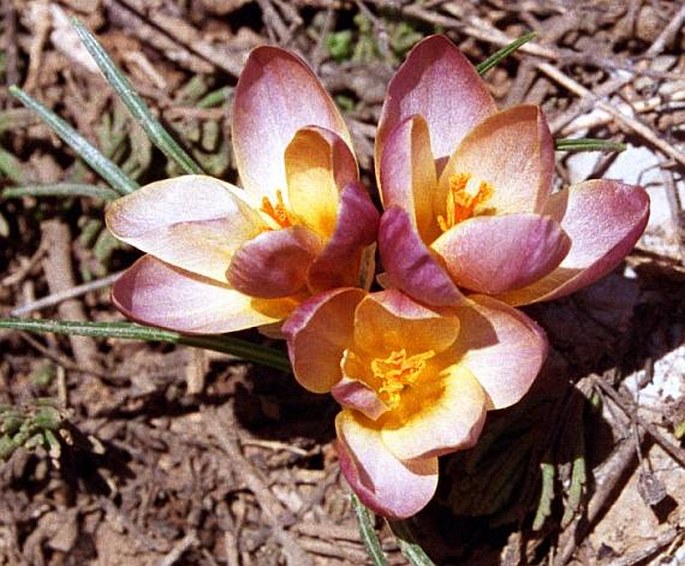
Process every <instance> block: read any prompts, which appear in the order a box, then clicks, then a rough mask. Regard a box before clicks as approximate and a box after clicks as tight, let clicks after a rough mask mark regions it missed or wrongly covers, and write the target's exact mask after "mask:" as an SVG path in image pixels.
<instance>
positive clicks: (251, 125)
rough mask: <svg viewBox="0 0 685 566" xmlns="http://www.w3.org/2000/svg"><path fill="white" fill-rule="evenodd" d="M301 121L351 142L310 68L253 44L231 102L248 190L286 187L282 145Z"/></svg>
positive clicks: (237, 149) (282, 52) (265, 192)
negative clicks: (232, 103)
mask: <svg viewBox="0 0 685 566" xmlns="http://www.w3.org/2000/svg"><path fill="white" fill-rule="evenodd" d="M305 126H320V127H322V128H326V129H328V130H331V131H333V132H335V133H336V134H338V135H339V136H340V137H342V138H343V140H345V142H346V143H347V144H348V145H349V146H350V147H351V146H352V143H351V141H350V135H349V133H348V131H347V126H345V122H344V121H343V119H342V116H341V115H340V112H339V111H338V109H337V108H336V106H335V104H334V103H333V101H332V100H331V97H330V96H329V95H328V93H327V92H326V90H325V89H324V87H323V86H322V85H321V83H320V82H319V79H317V77H316V75H315V74H314V73H313V72H312V70H311V69H310V68H309V67H308V66H307V65H306V64H305V63H304V62H303V61H302V60H301V59H300V58H299V57H297V56H295V55H293V54H292V53H289V52H288V51H285V50H283V49H279V48H278V47H268V46H262V47H257V48H256V49H254V50H253V51H252V52H251V53H250V56H249V58H248V60H247V62H246V64H245V67H244V69H243V71H242V73H241V74H240V78H239V80H238V84H237V86H236V90H235V102H234V107H233V124H232V133H233V147H234V151H235V157H236V161H237V164H238V172H239V173H240V178H241V180H242V182H243V184H244V186H245V188H246V189H247V190H248V191H250V192H252V193H253V194H255V195H260V196H267V197H270V198H275V196H276V191H277V190H281V191H284V192H285V188H286V173H285V162H284V159H283V155H284V153H285V148H286V147H287V146H288V144H289V143H290V142H291V140H292V139H293V137H294V136H295V132H297V131H298V130H299V129H301V128H303V127H305Z"/></svg>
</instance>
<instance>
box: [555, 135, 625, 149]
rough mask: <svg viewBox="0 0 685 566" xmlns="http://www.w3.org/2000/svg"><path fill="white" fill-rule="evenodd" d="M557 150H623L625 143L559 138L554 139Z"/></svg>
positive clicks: (593, 139)
mask: <svg viewBox="0 0 685 566" xmlns="http://www.w3.org/2000/svg"><path fill="white" fill-rule="evenodd" d="M554 149H556V150H557V151H618V152H621V151H624V150H625V149H626V146H625V144H623V143H621V142H617V141H613V140H600V139H596V138H579V139H559V140H554Z"/></svg>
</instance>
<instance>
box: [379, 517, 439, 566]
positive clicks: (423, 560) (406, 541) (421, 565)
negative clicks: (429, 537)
mask: <svg viewBox="0 0 685 566" xmlns="http://www.w3.org/2000/svg"><path fill="white" fill-rule="evenodd" d="M388 523H389V524H390V528H391V529H392V532H393V533H395V536H396V537H397V542H398V543H399V545H400V550H401V551H402V554H404V556H405V557H406V558H407V560H409V563H410V564H412V565H413V566H435V563H434V562H433V561H432V560H431V559H430V558H429V556H428V555H427V554H426V551H425V550H423V548H421V545H419V543H418V542H416V539H414V535H413V534H412V533H411V531H410V530H409V527H407V524H406V523H405V522H404V521H388Z"/></svg>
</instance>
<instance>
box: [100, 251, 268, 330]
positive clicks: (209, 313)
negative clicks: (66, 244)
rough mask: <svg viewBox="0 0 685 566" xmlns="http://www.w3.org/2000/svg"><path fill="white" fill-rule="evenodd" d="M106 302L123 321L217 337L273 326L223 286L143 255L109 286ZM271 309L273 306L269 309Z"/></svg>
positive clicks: (246, 299) (250, 303)
mask: <svg viewBox="0 0 685 566" xmlns="http://www.w3.org/2000/svg"><path fill="white" fill-rule="evenodd" d="M112 301H113V302H114V306H116V307H117V309H119V310H120V311H121V312H122V313H123V314H124V315H126V316H127V317H128V318H131V319H133V320H136V321H138V322H141V323H143V324H149V325H152V326H159V327H162V328H169V329H171V330H176V331H178V332H185V333H199V334H220V333H224V332H234V331H236V330H243V329H245V328H252V327H255V326H261V325H264V324H271V323H273V322H276V321H277V320H278V318H273V317H271V316H268V315H266V314H264V312H263V311H262V310H261V309H260V310H256V308H258V307H257V305H256V304H255V303H253V301H252V299H251V298H250V297H247V296H245V295H243V294H241V293H239V292H237V291H234V290H233V289H230V288H229V287H228V286H227V285H222V284H220V283H216V282H215V281H212V280H211V279H206V278H204V277H201V276H196V275H193V274H191V273H188V272H186V271H183V270H181V269H178V268H176V267H172V266H170V265H168V264H166V263H163V262H161V261H159V260H157V259H155V258H154V257H152V256H149V255H146V256H143V257H142V258H140V259H139V260H138V261H136V263H134V264H133V265H132V266H131V267H130V268H129V269H128V270H127V271H126V272H125V273H124V274H123V275H122V276H121V277H120V278H119V279H118V280H117V282H116V283H115V284H114V287H113V288H112ZM274 306H275V305H274Z"/></svg>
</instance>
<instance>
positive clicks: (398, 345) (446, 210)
mask: <svg viewBox="0 0 685 566" xmlns="http://www.w3.org/2000/svg"><path fill="white" fill-rule="evenodd" d="M232 135H233V145H234V151H235V157H236V161H237V167H238V172H239V174H240V178H241V180H242V184H243V188H238V187H235V186H233V185H231V184H228V183H224V182H222V181H219V180H217V179H213V178H210V177H203V176H183V177H178V178H175V179H169V180H165V181H160V182H157V183H152V184H150V185H148V186H146V187H143V188H141V189H140V190H139V191H137V192H135V193H133V194H131V195H128V196H126V197H123V198H121V199H119V200H118V201H116V202H115V203H113V204H112V205H111V206H110V207H109V209H108V211H107V223H108V226H109V227H110V229H111V230H112V232H113V233H114V234H115V235H116V236H117V237H119V238H120V239H122V240H124V241H126V242H129V243H131V244H133V245H134V246H136V247H138V248H140V249H141V250H143V251H145V252H146V253H147V255H145V256H143V257H142V258H141V259H140V260H138V262H136V263H135V264H134V265H133V266H132V267H131V268H130V269H129V270H128V271H127V272H126V273H125V274H124V276H123V277H122V278H121V279H120V280H119V281H118V282H117V283H116V285H115V286H114V289H113V300H114V303H115V305H116V306H117V307H118V308H119V309H120V310H121V311H122V312H123V313H124V314H126V315H127V316H129V317H131V318H133V319H135V320H138V321H141V322H144V323H146V324H151V325H155V326H161V327H165V328H170V329H174V330H178V331H181V332H187V333H223V332H230V331H234V330H239V329H243V328H249V327H265V326H270V327H271V329H272V330H273V327H274V325H277V328H278V330H279V331H280V332H281V333H282V335H283V336H284V337H285V338H286V340H287V343H288V352H289V355H290V359H291V362H292V367H293V372H294V374H295V377H296V378H297V380H298V381H299V382H300V383H301V384H302V385H303V386H304V387H306V388H307V389H309V390H311V391H314V392H318V393H327V392H330V393H331V394H332V395H333V397H334V398H335V400H336V401H337V402H338V403H339V404H340V405H341V407H342V410H341V412H340V413H339V414H338V417H337V418H336V430H337V434H338V440H339V442H338V448H339V450H338V452H339V456H340V464H341V469H342V471H343V474H344V475H345V477H346V478H347V480H348V482H349V484H350V485H351V486H352V488H353V489H354V491H355V492H356V493H357V494H358V495H359V497H360V499H361V500H362V501H363V502H364V503H365V504H366V505H367V506H369V507H370V508H372V509H373V510H375V511H376V512H378V513H381V514H383V515H385V516H388V517H393V518H404V517H408V516H411V515H413V514H414V513H416V512H417V511H419V510H420V509H421V508H423V507H424V506H425V505H426V504H427V503H428V501H429V500H430V499H431V497H432V496H433V494H434V492H435V489H436V485H437V480H438V457H439V456H440V455H443V454H446V453H449V452H453V451H455V450H462V449H465V448H468V447H470V446H473V445H474V444H475V443H476V442H477V440H478V437H479V435H480V432H481V430H482V428H483V424H484V422H485V415H486V413H487V411H489V410H493V409H500V408H503V407H508V406H510V405H512V404H514V403H516V402H517V401H518V400H519V399H521V397H522V396H523V395H524V394H525V393H526V392H527V391H528V389H529V388H530V386H531V384H532V383H533V381H534V379H535V377H536V376H537V374H538V372H539V370H540V368H541V366H542V364H543V362H544V359H545V355H546V351H547V342H546V338H545V336H544V333H543V332H542V330H541V329H540V328H539V327H538V326H537V325H536V323H535V322H534V321H532V320H531V319H530V318H528V317H527V316H526V315H525V314H523V313H522V312H520V311H518V310H517V309H516V308H515V307H516V306H517V305H522V304H527V303H532V302H536V301H541V300H548V299H551V298H556V297H560V296H563V295H566V294H569V293H572V292H573V291H575V290H577V289H579V288H580V287H582V286H585V285H588V284H589V283H591V282H593V281H595V280H597V279H598V278H600V277H601V276H603V275H604V274H606V273H607V272H609V271H610V270H611V269H613V268H614V267H615V266H616V265H617V264H618V263H619V262H620V261H621V260H622V259H623V257H624V256H625V255H626V254H627V253H628V252H629V251H630V249H631V248H632V246H633V245H634V244H635V242H636V240H637V238H638V237H639V236H640V234H641V233H642V231H643V230H644V227H645V224H646V221H647V216H648V212H649V201H648V198H647V195H646V193H645V192H644V190H642V189H640V188H638V187H631V186H627V185H623V184H621V183H619V182H615V181H587V182H585V183H581V184H578V185H574V186H572V187H570V188H567V189H564V190H560V191H557V192H554V191H553V188H552V187H553V169H554V142H553V139H552V136H551V134H550V131H549V128H548V126H547V123H546V121H545V118H544V116H543V114H542V113H541V111H540V109H539V108H538V107H536V106H530V105H522V106H516V107H514V108H509V109H506V110H502V111H500V110H498V109H497V107H496V105H495V102H494V100H493V99H492V97H491V95H490V94H489V92H488V90H487V87H486V86H485V84H484V83H483V81H482V80H481V78H480V76H479V75H478V73H477V72H476V70H475V69H474V67H473V66H472V65H471V64H470V63H469V62H468V61H467V60H466V58H465V57H464V56H463V55H462V54H461V52H460V51H459V50H458V49H457V48H456V47H455V46H454V45H453V44H452V43H451V42H450V41H449V40H448V39H446V38H445V37H442V36H432V37H429V38H427V39H425V40H423V41H422V42H420V43H419V44H418V45H417V46H416V47H415V48H414V49H413V50H412V52H411V53H410V54H409V56H408V58H407V60H406V61H405V63H404V64H403V65H402V66H401V67H400V69H399V70H398V71H397V74H396V75H395V76H394V78H393V79H392V81H391V83H390V84H389V87H388V93H387V98H386V101H385V103H384V105H383V109H382V113H381V119H380V123H379V126H378V132H377V138H376V150H375V156H376V180H377V184H378V187H379V191H380V197H381V201H382V203H383V208H384V211H383V213H382V216H381V215H380V214H379V212H378V211H377V210H376V208H375V207H374V205H373V204H372V200H371V198H370V197H369V193H368V192H367V189H366V188H365V187H364V186H363V185H362V184H361V183H360V181H359V174H358V168H357V162H356V159H355V157H354V154H353V152H352V144H351V141H350V135H349V133H348V130H347V127H346V126H345V123H344V121H343V119H342V117H341V115H340V113H339V112H338V110H337V109H336V107H335V105H334V103H333V101H332V100H331V98H330V96H329V95H328V94H327V93H326V91H325V89H324V88H323V86H322V85H321V84H320V82H319V81H318V79H317V78H316V76H315V75H314V74H313V73H312V71H311V70H310V69H309V68H308V67H307V66H306V64H305V63H304V62H302V61H301V60H300V59H299V58H298V57H296V56H294V55H292V54H291V53H289V52H287V51H285V50H282V49H278V48H274V47H260V48H257V49H255V50H254V51H253V52H252V53H251V54H250V57H249V58H248V60H247V63H246V65H245V68H244V70H243V72H242V74H241V76H240V79H239V81H238V85H237V87H236V92H235V103H234V109H233V116H232ZM375 244H377V245H378V250H379V252H380V254H379V255H380V260H381V265H382V272H381V273H380V274H379V275H378V277H377V281H378V282H379V284H380V285H381V286H382V288H383V290H380V291H374V292H372V291H370V289H371V286H372V284H373V276H374V274H375V264H374V261H373V252H374V249H375Z"/></svg>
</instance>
